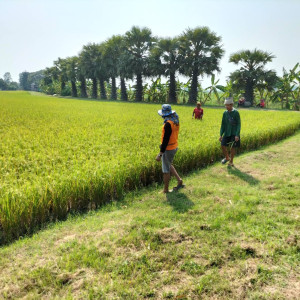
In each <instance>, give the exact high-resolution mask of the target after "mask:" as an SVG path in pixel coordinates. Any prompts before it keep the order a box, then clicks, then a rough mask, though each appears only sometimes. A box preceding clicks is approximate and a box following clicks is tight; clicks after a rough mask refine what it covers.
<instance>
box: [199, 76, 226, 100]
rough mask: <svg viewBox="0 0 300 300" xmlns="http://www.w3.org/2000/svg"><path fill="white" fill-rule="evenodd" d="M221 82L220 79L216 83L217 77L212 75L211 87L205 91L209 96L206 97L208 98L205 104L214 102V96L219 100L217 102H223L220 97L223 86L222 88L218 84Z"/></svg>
mask: <svg viewBox="0 0 300 300" xmlns="http://www.w3.org/2000/svg"><path fill="white" fill-rule="evenodd" d="M219 81H220V79H218V80H217V81H216V76H215V74H212V75H211V79H210V82H211V86H209V87H207V88H206V89H205V91H207V95H206V98H205V102H206V101H207V100H208V101H212V95H214V96H215V97H216V98H217V102H218V104H220V100H221V97H220V91H222V88H223V86H221V85H220V84H218V83H219ZM205 102H203V104H204V103H205Z"/></svg>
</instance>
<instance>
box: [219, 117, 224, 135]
mask: <svg viewBox="0 0 300 300" xmlns="http://www.w3.org/2000/svg"><path fill="white" fill-rule="evenodd" d="M224 116H225V114H224V113H223V117H222V123H221V129H220V137H221V136H222V135H223V134H224V132H225V120H224Z"/></svg>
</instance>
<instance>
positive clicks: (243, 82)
mask: <svg viewBox="0 0 300 300" xmlns="http://www.w3.org/2000/svg"><path fill="white" fill-rule="evenodd" d="M273 58H275V56H274V55H272V53H269V52H264V51H261V50H258V49H254V50H253V51H250V50H241V51H239V52H236V53H233V54H231V55H230V58H229V62H232V63H234V64H236V65H238V64H241V67H240V69H239V70H236V71H235V72H233V73H231V74H230V76H229V77H230V79H232V81H233V82H234V86H235V88H240V89H243V90H244V91H245V98H246V101H248V102H250V103H251V105H253V99H254V89H255V87H256V85H257V84H258V82H259V80H261V79H262V78H264V77H265V76H267V72H269V71H267V70H265V69H264V67H265V65H266V64H267V63H268V62H271V61H272V59H273Z"/></svg>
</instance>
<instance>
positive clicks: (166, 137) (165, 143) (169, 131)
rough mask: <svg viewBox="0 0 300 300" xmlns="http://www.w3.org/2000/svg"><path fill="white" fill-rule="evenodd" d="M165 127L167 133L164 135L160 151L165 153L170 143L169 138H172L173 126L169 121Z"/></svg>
mask: <svg viewBox="0 0 300 300" xmlns="http://www.w3.org/2000/svg"><path fill="white" fill-rule="evenodd" d="M164 128H165V134H164V137H163V142H162V144H161V145H160V152H161V153H164V152H165V151H166V148H167V146H168V144H169V140H170V137H171V134H172V128H171V124H170V123H169V122H166V124H165V127H164Z"/></svg>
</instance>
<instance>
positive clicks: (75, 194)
mask: <svg viewBox="0 0 300 300" xmlns="http://www.w3.org/2000/svg"><path fill="white" fill-rule="evenodd" d="M160 107H161V106H160V105H157V104H137V103H125V102H109V101H106V102H103V101H92V100H90V101H88V100H71V99H64V98H53V97H48V96H37V95H30V94H29V93H26V92H0V113H1V119H0V138H1V143H0V244H1V243H3V242H8V241H10V240H12V239H15V238H17V237H19V236H21V235H23V234H24V233H29V232H32V231H33V230H35V229H36V228H39V227H40V226H41V225H42V224H45V223H47V222H49V221H53V220H57V219H63V218H65V217H66V215H67V214H68V212H70V211H84V210H88V209H93V208H97V207H99V206H100V205H101V204H103V203H105V202H107V201H109V200H111V199H116V198H119V197H121V196H122V195H123V194H124V192H126V191H127V190H132V189H134V188H138V187H139V186H142V185H147V184H151V183H154V182H160V181H161V165H160V163H158V162H156V161H155V156H156V154H157V153H158V151H159V144H160V135H161V126H162V118H161V117H160V116H159V115H158V114H157V110H158V109H160ZM172 108H173V109H175V110H176V112H177V113H178V114H179V117H180V123H181V129H180V135H179V151H178V153H177V155H176V158H175V165H176V167H177V169H178V170H179V171H180V172H187V171H189V170H192V169H195V168H199V167H201V166H205V165H207V164H208V163H211V162H214V161H216V160H218V159H219V158H220V157H221V150H220V144H219V142H218V137H219V129H220V122H221V117H222V113H223V111H224V110H223V109H210V108H205V107H204V120H203V121H202V122H201V121H198V120H193V119H192V111H193V108H192V107H186V106H173V107H172ZM240 114H241V120H242V130H241V142H242V150H243V151H245V150H250V149H256V148H258V147H260V146H261V145H264V144H267V143H271V142H274V141H276V140H280V139H282V138H284V137H286V136H289V135H291V134H293V133H294V132H295V131H296V130H297V129H299V127H300V114H299V113H297V112H287V111H260V110H241V111H240Z"/></svg>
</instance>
